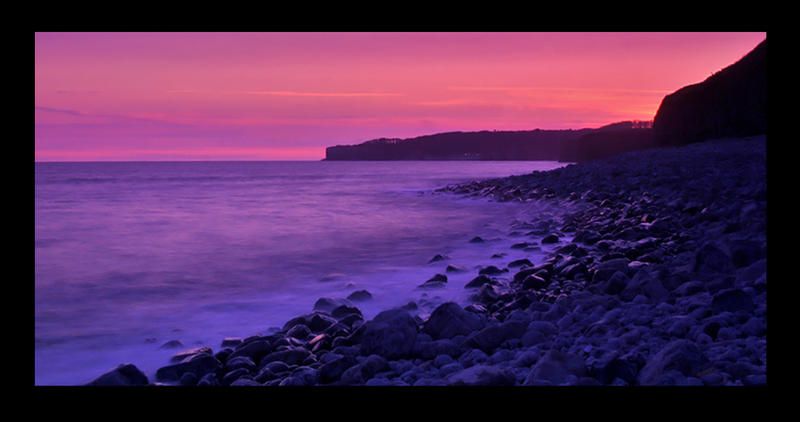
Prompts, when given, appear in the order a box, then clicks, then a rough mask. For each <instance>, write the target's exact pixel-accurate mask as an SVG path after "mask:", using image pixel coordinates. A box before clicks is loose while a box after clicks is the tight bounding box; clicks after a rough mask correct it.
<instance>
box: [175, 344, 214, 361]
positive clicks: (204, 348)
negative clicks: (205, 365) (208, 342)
mask: <svg viewBox="0 0 800 422" xmlns="http://www.w3.org/2000/svg"><path fill="white" fill-rule="evenodd" d="M199 354H207V355H211V354H213V353H212V350H211V348H210V347H208V346H202V347H195V348H193V349H189V350H184V351H182V352H178V353H176V354H174V355H172V357H171V358H170V359H169V361H170V362H180V361H182V360H184V359H186V358H188V357H191V356H194V355H199Z"/></svg>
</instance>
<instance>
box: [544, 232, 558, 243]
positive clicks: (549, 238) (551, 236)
mask: <svg viewBox="0 0 800 422" xmlns="http://www.w3.org/2000/svg"><path fill="white" fill-rule="evenodd" d="M550 243H558V236H556V235H555V234H549V235H547V236H545V237H544V238H543V239H542V244H550Z"/></svg>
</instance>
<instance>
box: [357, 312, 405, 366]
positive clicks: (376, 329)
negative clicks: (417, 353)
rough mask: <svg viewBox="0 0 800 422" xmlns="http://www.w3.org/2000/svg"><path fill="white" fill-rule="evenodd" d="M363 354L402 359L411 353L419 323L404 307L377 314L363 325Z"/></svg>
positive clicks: (361, 338) (361, 347)
mask: <svg viewBox="0 0 800 422" xmlns="http://www.w3.org/2000/svg"><path fill="white" fill-rule="evenodd" d="M361 328H363V332H362V333H361V336H360V340H361V341H360V343H361V345H360V349H361V354H363V355H371V354H377V355H381V356H383V357H385V358H387V359H402V358H404V357H406V356H408V355H409V354H410V353H411V350H412V349H413V348H414V343H415V341H416V340H417V323H416V321H415V320H414V318H413V317H412V316H411V315H410V314H409V313H408V312H407V311H406V310H403V309H398V308H395V309H390V310H387V311H383V312H381V313H379V314H378V315H376V316H375V318H373V319H372V320H371V321H367V322H366V323H364V325H363V326H362V327H361Z"/></svg>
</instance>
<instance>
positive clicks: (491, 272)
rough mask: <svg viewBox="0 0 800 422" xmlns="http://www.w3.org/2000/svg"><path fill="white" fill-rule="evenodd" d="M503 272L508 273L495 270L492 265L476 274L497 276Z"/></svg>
mask: <svg viewBox="0 0 800 422" xmlns="http://www.w3.org/2000/svg"><path fill="white" fill-rule="evenodd" d="M505 272H508V270H506V269H502V270H501V269H500V268H497V267H495V266H494V265H489V266H488V267H485V268H482V269H481V270H480V271H478V274H480V275H498V274H502V273H505ZM445 281H447V280H446V279H445Z"/></svg>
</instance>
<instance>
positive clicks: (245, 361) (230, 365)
mask: <svg viewBox="0 0 800 422" xmlns="http://www.w3.org/2000/svg"><path fill="white" fill-rule="evenodd" d="M240 368H244V369H246V370H247V371H248V372H249V371H253V370H255V369H256V364H255V362H253V360H252V359H250V358H249V357H247V356H237V357H235V358H233V359H228V361H227V362H225V369H227V370H228V371H233V370H236V369H240Z"/></svg>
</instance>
